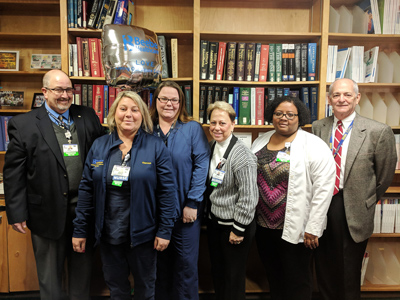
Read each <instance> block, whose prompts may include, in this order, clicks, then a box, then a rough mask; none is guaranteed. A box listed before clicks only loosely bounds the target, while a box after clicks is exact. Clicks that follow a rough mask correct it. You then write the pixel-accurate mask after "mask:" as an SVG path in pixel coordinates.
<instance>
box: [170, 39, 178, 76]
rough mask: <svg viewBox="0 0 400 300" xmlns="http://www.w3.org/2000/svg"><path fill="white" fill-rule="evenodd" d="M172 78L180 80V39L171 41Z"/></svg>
mask: <svg viewBox="0 0 400 300" xmlns="http://www.w3.org/2000/svg"><path fill="white" fill-rule="evenodd" d="M171 65H172V78H178V77H179V76H178V39H176V38H172V39H171Z"/></svg>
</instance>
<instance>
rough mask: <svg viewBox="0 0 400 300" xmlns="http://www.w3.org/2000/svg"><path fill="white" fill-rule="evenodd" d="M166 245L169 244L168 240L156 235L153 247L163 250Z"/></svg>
mask: <svg viewBox="0 0 400 300" xmlns="http://www.w3.org/2000/svg"><path fill="white" fill-rule="evenodd" d="M168 245H169V240H166V239H162V238H160V237H158V236H156V238H155V240H154V249H156V250H157V251H164V250H165V249H167V247H168Z"/></svg>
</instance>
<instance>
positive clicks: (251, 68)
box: [200, 40, 317, 82]
mask: <svg viewBox="0 0 400 300" xmlns="http://www.w3.org/2000/svg"><path fill="white" fill-rule="evenodd" d="M316 61H317V44H316V43H297V44H291V43H283V44H281V43H273V44H263V43H253V42H249V43H245V42H215V41H208V40H201V41H200V79H201V80H229V81H270V82H281V81H315V80H316Z"/></svg>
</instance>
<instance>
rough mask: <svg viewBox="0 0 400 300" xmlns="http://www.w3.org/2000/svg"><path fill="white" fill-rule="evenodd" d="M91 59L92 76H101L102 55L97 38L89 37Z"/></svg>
mask: <svg viewBox="0 0 400 300" xmlns="http://www.w3.org/2000/svg"><path fill="white" fill-rule="evenodd" d="M89 59H90V70H91V76H92V77H101V75H100V55H99V51H98V46H97V39H96V38H89Z"/></svg>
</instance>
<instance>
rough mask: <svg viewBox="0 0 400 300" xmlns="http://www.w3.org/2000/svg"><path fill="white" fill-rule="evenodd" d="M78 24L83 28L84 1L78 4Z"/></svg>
mask: <svg viewBox="0 0 400 300" xmlns="http://www.w3.org/2000/svg"><path fill="white" fill-rule="evenodd" d="M76 22H77V25H78V27H80V28H81V27H82V0H78V2H77V16H76Z"/></svg>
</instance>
